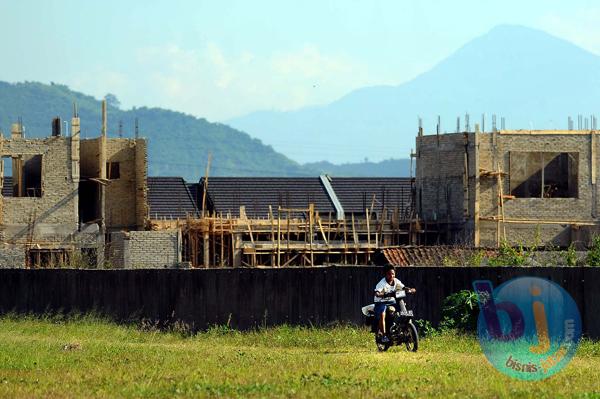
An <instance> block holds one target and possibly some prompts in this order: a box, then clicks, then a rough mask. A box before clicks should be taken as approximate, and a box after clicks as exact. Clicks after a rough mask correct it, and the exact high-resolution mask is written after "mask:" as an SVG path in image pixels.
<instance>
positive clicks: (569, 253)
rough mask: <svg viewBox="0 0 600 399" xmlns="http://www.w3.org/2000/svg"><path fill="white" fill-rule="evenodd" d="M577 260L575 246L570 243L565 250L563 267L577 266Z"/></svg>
mask: <svg viewBox="0 0 600 399" xmlns="http://www.w3.org/2000/svg"><path fill="white" fill-rule="evenodd" d="M578 260H579V259H578V258H577V252H575V245H573V243H571V245H569V248H567V250H566V251H565V253H564V261H565V265H567V266H577V262H578Z"/></svg>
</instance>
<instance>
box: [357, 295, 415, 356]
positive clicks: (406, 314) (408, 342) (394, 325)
mask: <svg viewBox="0 0 600 399" xmlns="http://www.w3.org/2000/svg"><path fill="white" fill-rule="evenodd" d="M389 295H393V296H392V297H393V298H395V305H390V306H388V307H387V310H386V312H385V325H386V333H385V336H386V337H387V342H385V340H382V338H383V335H379V334H378V331H379V315H376V314H375V312H374V310H375V304H370V305H367V306H364V307H363V308H362V313H363V314H364V315H365V316H366V324H367V326H370V327H371V332H372V333H374V334H375V344H376V345H377V349H378V350H379V351H381V352H385V351H387V350H388V349H389V348H390V346H392V345H402V344H404V345H405V346H406V350H408V351H412V352H416V351H417V349H419V333H418V331H417V327H416V326H415V325H414V323H413V321H412V320H413V317H414V316H413V312H412V310H407V309H406V304H405V303H404V299H403V298H405V297H406V291H404V290H397V291H395V292H392V293H389Z"/></svg>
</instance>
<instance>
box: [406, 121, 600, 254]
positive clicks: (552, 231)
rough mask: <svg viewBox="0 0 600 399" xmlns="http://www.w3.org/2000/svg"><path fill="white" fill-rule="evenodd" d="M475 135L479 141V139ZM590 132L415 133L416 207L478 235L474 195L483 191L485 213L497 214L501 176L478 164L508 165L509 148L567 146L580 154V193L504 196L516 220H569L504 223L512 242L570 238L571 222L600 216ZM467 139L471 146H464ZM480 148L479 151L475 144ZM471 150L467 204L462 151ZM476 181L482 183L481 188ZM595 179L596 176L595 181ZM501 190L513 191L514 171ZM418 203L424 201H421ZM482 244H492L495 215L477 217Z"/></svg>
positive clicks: (504, 179)
mask: <svg viewBox="0 0 600 399" xmlns="http://www.w3.org/2000/svg"><path fill="white" fill-rule="evenodd" d="M476 140H477V144H475V141H476ZM598 141H599V140H598V139H597V138H595V139H592V137H591V134H589V133H586V134H579V133H576V132H564V133H560V134H556V132H552V134H522V132H502V133H497V134H495V135H493V134H490V133H479V134H477V137H475V133H468V134H467V135H466V139H465V135H464V134H463V133H457V134H444V135H440V136H436V135H431V136H421V137H417V147H416V148H417V168H416V170H417V176H416V177H417V183H416V185H417V196H418V197H417V207H418V209H420V213H421V214H420V216H421V217H422V218H423V219H425V220H439V221H445V220H446V218H447V219H448V220H450V221H453V222H456V223H458V224H460V223H462V224H463V229H464V230H465V231H466V232H467V234H466V236H468V237H470V238H471V241H472V240H473V239H474V234H473V233H472V230H473V229H474V225H475V222H476V221H475V197H476V196H477V195H478V197H479V214H480V216H481V217H483V218H486V217H488V218H489V217H495V216H497V215H498V213H499V212H498V209H499V208H498V195H499V190H498V180H497V178H496V177H495V176H489V177H480V178H479V179H478V178H477V177H478V176H477V175H478V173H479V170H480V169H482V170H490V171H494V170H502V171H504V172H509V171H510V153H511V152H524V151H527V152H569V153H577V154H578V170H577V183H578V196H577V198H515V199H505V200H504V217H505V219H513V220H540V221H565V222H566V223H564V224H538V223H532V224H508V223H507V224H505V225H504V227H502V228H501V236H503V232H504V230H506V236H507V240H508V241H509V242H511V243H513V244H534V243H535V244H544V243H554V244H557V245H561V246H562V245H568V244H569V243H570V242H571V235H572V234H571V227H570V224H571V223H572V222H574V221H583V222H595V221H597V220H598V203H597V202H598V199H597V198H598V192H597V186H596V185H595V184H594V185H592V176H591V175H592V173H591V171H592V162H591V154H592V146H593V147H594V153H595V160H594V162H595V167H596V173H598V172H599V171H598V165H600V154H599V152H600V148H599V145H598ZM465 144H467V147H465ZM476 145H477V147H478V151H477V154H476V153H475V146H476ZM465 152H467V154H468V190H467V191H466V195H468V197H469V198H468V207H467V211H466V217H465V218H464V219H462V220H461V216H462V215H463V214H464V212H465V211H464V208H465V200H466V199H465V192H464V178H463V176H464V170H465V167H464V162H465V161H464V154H465ZM477 182H479V189H478V190H477ZM593 183H595V182H593ZM502 191H503V194H505V195H507V194H510V176H509V175H507V176H503V177H502ZM419 205H420V207H419ZM479 232H480V245H481V246H493V245H495V244H496V240H497V224H496V222H495V221H485V220H481V221H480V222H479Z"/></svg>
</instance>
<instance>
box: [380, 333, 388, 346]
mask: <svg viewBox="0 0 600 399" xmlns="http://www.w3.org/2000/svg"><path fill="white" fill-rule="evenodd" d="M381 343H382V344H389V343H390V339H389V338H388V337H387V335H384V336H383V337H381Z"/></svg>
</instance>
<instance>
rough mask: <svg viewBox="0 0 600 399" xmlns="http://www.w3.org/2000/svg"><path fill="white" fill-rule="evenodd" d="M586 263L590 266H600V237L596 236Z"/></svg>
mask: <svg viewBox="0 0 600 399" xmlns="http://www.w3.org/2000/svg"><path fill="white" fill-rule="evenodd" d="M585 263H586V264H588V265H590V266H600V236H594V238H593V239H592V246H591V248H590V250H589V251H588V253H587V256H586V258H585Z"/></svg>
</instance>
